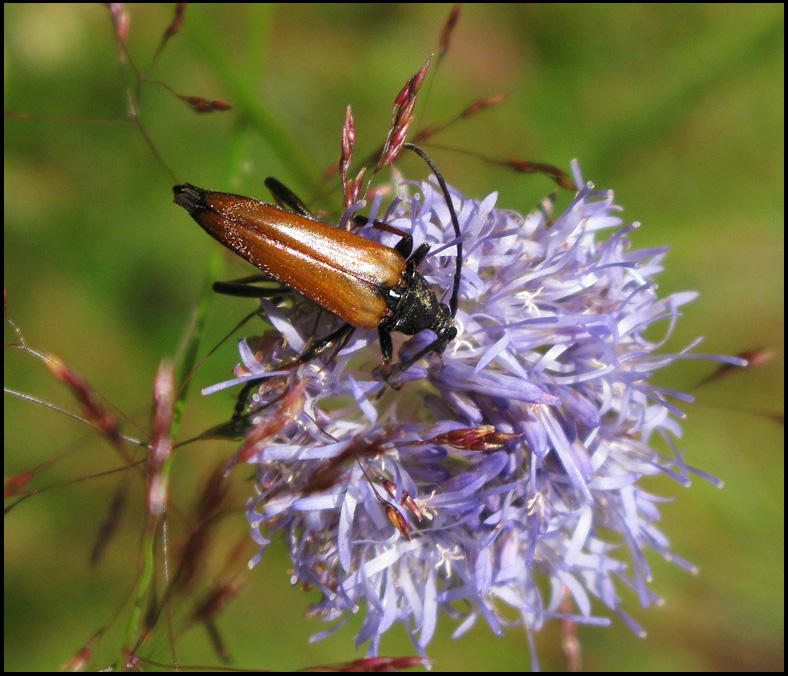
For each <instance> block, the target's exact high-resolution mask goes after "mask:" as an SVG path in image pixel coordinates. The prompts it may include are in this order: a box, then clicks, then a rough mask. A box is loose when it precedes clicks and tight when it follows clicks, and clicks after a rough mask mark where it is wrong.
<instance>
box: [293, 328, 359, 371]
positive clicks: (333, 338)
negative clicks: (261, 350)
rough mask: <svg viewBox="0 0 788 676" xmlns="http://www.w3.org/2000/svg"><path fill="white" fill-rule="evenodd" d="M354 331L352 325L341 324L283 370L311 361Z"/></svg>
mask: <svg viewBox="0 0 788 676" xmlns="http://www.w3.org/2000/svg"><path fill="white" fill-rule="evenodd" d="M354 330H355V327H354V326H353V325H352V324H343V325H342V326H340V327H339V328H338V329H337V330H336V331H333V332H332V333H329V334H328V335H327V336H326V337H325V338H321V339H320V340H318V341H317V342H316V343H312V345H310V346H309V347H308V348H306V350H304V351H303V352H302V353H301V356H300V357H298V359H296V360H295V361H294V362H291V363H292V366H291V365H290V364H288V365H287V366H286V367H285V368H293V367H294V366H297V365H298V364H305V363H306V362H308V361H312V360H313V359H314V358H315V357H317V356H319V355H321V354H323V352H325V351H326V350H328V349H329V348H331V347H332V346H333V345H334V344H335V343H336V342H337V341H339V340H341V339H343V338H345V337H346V336H349V335H350V334H351V333H352V332H353V331H354Z"/></svg>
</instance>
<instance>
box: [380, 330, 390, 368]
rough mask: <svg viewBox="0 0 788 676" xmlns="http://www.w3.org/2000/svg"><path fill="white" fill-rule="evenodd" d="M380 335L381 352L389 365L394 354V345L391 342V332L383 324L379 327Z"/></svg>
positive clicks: (385, 362)
mask: <svg viewBox="0 0 788 676" xmlns="http://www.w3.org/2000/svg"><path fill="white" fill-rule="evenodd" d="M378 337H379V338H380V353H381V354H382V355H383V363H384V364H386V365H388V364H389V363H390V362H391V358H392V357H393V356H394V345H393V344H392V342H391V333H390V332H389V331H387V330H386V329H384V328H383V327H382V326H379V327H378Z"/></svg>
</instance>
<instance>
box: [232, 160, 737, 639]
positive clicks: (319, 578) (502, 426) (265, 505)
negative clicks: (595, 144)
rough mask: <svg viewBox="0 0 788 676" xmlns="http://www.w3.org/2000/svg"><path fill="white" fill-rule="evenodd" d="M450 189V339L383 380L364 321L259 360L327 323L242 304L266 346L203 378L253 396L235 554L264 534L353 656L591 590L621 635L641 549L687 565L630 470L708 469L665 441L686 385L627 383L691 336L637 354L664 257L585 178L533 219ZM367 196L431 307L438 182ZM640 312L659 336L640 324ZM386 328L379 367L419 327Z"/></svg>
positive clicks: (572, 603)
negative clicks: (247, 387) (394, 343)
mask: <svg viewBox="0 0 788 676" xmlns="http://www.w3.org/2000/svg"><path fill="white" fill-rule="evenodd" d="M574 174H575V179H576V181H577V184H578V185H583V182H582V178H581V176H580V173H579V170H578V168H577V167H575V168H574ZM451 193H452V198H453V200H454V206H455V209H456V211H457V215H458V218H459V224H460V228H461V232H462V241H463V247H464V253H463V262H462V276H461V284H460V294H459V295H460V304H459V309H458V312H457V315H456V318H455V320H456V324H457V328H458V335H457V337H456V338H455V339H454V340H453V341H451V342H450V343H449V345H448V347H447V348H446V350H445V351H444V352H443V354H442V355H438V354H429V355H428V356H427V357H425V358H424V359H422V360H420V361H419V362H418V363H417V364H414V365H413V366H412V367H411V368H409V369H408V370H407V371H406V372H405V373H403V374H401V375H400V377H399V380H400V383H401V385H402V387H401V388H400V389H393V388H391V387H389V386H388V385H387V384H386V383H385V380H384V379H383V378H382V377H381V375H380V371H379V369H378V368H377V366H378V365H379V363H380V351H379V348H378V347H377V333H376V332H374V331H368V332H364V331H360V330H357V331H355V332H354V333H353V334H352V336H351V337H350V339H349V340H348V341H347V343H346V344H345V345H340V346H338V349H337V350H335V351H334V352H333V353H331V352H329V353H327V354H325V355H324V357H323V358H321V359H315V360H313V361H311V362H308V363H306V364H302V365H300V366H299V367H298V368H297V369H293V370H287V371H282V370H277V369H281V366H283V365H287V364H288V363H289V362H291V361H292V360H293V359H294V358H295V357H297V356H298V354H299V353H300V352H301V351H302V350H303V349H304V347H305V346H306V345H307V344H308V342H309V341H310V340H313V339H314V338H319V337H322V336H325V335H327V334H328V333H329V332H330V331H332V330H334V329H335V328H336V327H338V326H339V323H338V320H337V319H336V318H334V317H332V316H331V315H330V314H329V313H327V312H326V311H325V310H320V309H319V308H317V307H316V306H315V305H313V304H312V303H310V302H308V301H306V300H304V299H301V298H300V297H295V298H294V299H293V300H294V302H295V305H294V306H291V307H287V308H285V307H280V306H277V305H275V304H273V303H271V302H264V304H263V305H264V310H265V312H266V313H267V316H268V317H269V319H270V320H271V323H272V324H273V326H274V327H275V329H276V330H277V331H278V332H279V334H280V336H281V339H279V340H271V339H268V340H265V341H261V340H259V339H247V340H245V341H242V343H241V357H242V362H243V364H242V366H241V367H239V369H238V371H237V375H238V378H237V379H235V380H233V381H231V382H230V383H224V384H221V385H219V386H217V389H218V388H220V387H223V386H227V385H230V384H238V383H239V382H244V381H247V380H249V379H252V378H259V377H260V376H261V375H264V374H267V375H269V376H270V377H269V378H268V379H266V380H265V381H263V385H262V386H261V387H260V388H259V391H258V392H256V394H255V395H254V396H253V400H252V405H253V407H261V408H260V409H259V412H258V413H255V414H254V415H252V416H251V420H252V421H253V422H254V426H253V428H252V430H251V431H250V432H249V435H248V436H247V440H246V442H245V444H246V446H245V449H246V450H245V452H244V454H243V459H244V460H248V461H249V462H250V463H252V464H253V465H254V466H255V467H256V469H257V483H256V485H257V491H258V495H257V496H256V497H255V498H254V499H251V500H250V501H249V504H248V517H249V521H250V523H251V526H252V532H253V534H254V537H255V539H256V540H257V542H258V543H259V544H260V551H259V553H258V554H257V556H256V557H255V562H256V561H257V560H259V558H260V557H261V556H262V555H263V552H264V551H265V549H266V547H267V546H268V544H269V543H270V542H271V540H272V538H273V536H274V535H275V534H276V533H277V532H281V533H282V535H283V536H284V538H285V539H286V541H287V543H288V546H289V549H290V556H291V558H292V563H293V574H292V578H291V582H292V583H293V584H301V585H303V586H305V587H307V588H317V589H318V590H319V591H320V592H321V594H322V596H321V598H320V599H319V600H318V602H317V603H315V604H314V605H313V607H312V608H311V611H310V614H312V615H315V616H319V617H321V618H322V619H324V620H326V621H330V622H332V623H333V625H332V627H331V629H329V630H328V631H326V632H324V633H323V634H320V635H319V636H318V637H317V638H319V637H322V636H325V635H327V634H328V633H331V632H333V631H335V630H336V629H337V628H338V627H340V626H342V625H343V624H344V622H345V621H346V620H347V619H348V618H349V616H350V615H351V614H353V613H357V612H363V613H364V614H365V615H364V617H365V620H364V623H363V626H362V628H361V631H360V633H359V635H358V636H357V643H359V644H360V643H364V642H370V645H369V653H370V654H376V653H377V651H378V647H379V642H380V640H381V637H382V636H383V635H384V634H385V632H386V631H387V630H388V629H389V628H390V627H391V626H392V625H393V624H394V623H395V622H402V623H404V624H405V626H406V627H407V630H408V631H409V632H410V634H411V637H412V639H413V642H414V644H415V645H416V646H417V648H418V649H419V651H420V652H421V653H422V654H424V651H425V650H426V647H427V645H428V644H429V642H430V640H431V638H432V636H433V634H434V632H435V628H436V624H437V622H438V617H439V615H440V614H441V613H442V612H443V613H445V614H446V615H448V616H449V617H451V618H452V619H453V621H454V623H455V626H456V629H455V632H454V635H455V636H459V635H461V634H462V633H463V632H465V631H467V630H468V629H469V628H470V627H471V626H472V625H473V624H474V622H476V620H477V619H479V618H482V619H483V620H484V621H485V622H486V623H487V624H488V625H489V626H490V628H491V629H492V630H493V632H495V633H496V634H501V633H502V631H503V628H504V626H507V625H518V624H519V625H522V626H523V627H524V628H525V629H526V631H527V632H528V633H529V635H530V634H531V633H532V632H535V631H537V630H539V629H540V628H541V626H542V625H543V624H544V623H545V621H546V620H548V619H551V618H561V619H571V620H574V621H577V622H583V623H588V624H607V623H609V619H608V618H607V617H600V616H597V615H594V614H593V612H592V606H591V598H592V597H595V598H597V599H599V601H601V603H602V604H604V605H605V606H607V607H608V608H609V609H611V610H613V611H615V612H616V613H618V614H619V615H621V616H622V617H623V618H624V619H625V621H626V622H628V623H629V624H630V625H631V626H632V627H633V629H634V630H635V631H637V632H640V629H639V628H638V627H637V626H636V625H635V623H634V622H633V621H632V620H630V619H629V617H628V616H627V615H626V613H625V612H624V610H623V609H622V608H621V599H620V596H619V589H620V587H621V586H622V585H623V586H625V587H631V588H633V589H634V590H636V592H637V594H638V596H639V599H640V601H641V604H642V605H643V606H648V605H650V604H652V603H654V602H655V601H657V600H658V599H657V597H656V596H655V595H654V593H653V592H651V591H650V590H649V588H648V586H647V582H648V580H649V579H650V571H649V566H648V563H647V561H646V559H645V556H644V554H643V552H644V550H645V549H646V548H649V547H651V548H653V549H656V550H657V551H658V552H659V553H661V554H662V555H663V556H664V557H665V558H667V559H669V560H671V561H674V562H678V563H679V564H681V565H684V566H685V567H689V568H691V566H690V564H686V563H684V562H682V561H681V559H678V558H677V557H676V556H674V555H673V554H672V553H671V552H670V550H669V546H668V541H667V538H666V537H665V535H664V534H663V533H662V532H661V531H660V530H659V529H658V528H657V522H658V520H659V516H660V515H659V503H660V501H661V500H660V498H658V497H656V496H654V495H652V494H650V493H648V492H647V491H646V490H645V489H644V488H643V486H642V482H641V479H642V478H643V477H644V476H650V475H655V474H659V473H665V474H668V475H669V476H671V477H673V478H674V479H676V480H677V481H679V482H680V483H681V484H684V485H687V484H689V477H690V474H692V473H698V474H701V476H704V477H705V478H708V479H710V480H712V481H715V480H714V479H713V478H711V477H708V475H705V474H703V473H701V472H698V471H697V470H695V469H693V468H692V467H690V466H688V465H686V464H685V463H684V460H683V458H682V457H681V453H680V451H679V450H678V449H677V448H676V446H675V441H676V439H678V438H679V437H680V436H681V427H680V424H679V421H680V419H681V418H682V417H683V414H682V412H681V411H680V410H679V409H678V408H677V407H676V406H675V405H674V404H673V403H671V402H670V401H669V399H673V400H678V401H684V402H686V401H690V399H691V398H690V397H688V396H687V395H684V394H681V393H678V392H671V391H666V390H664V389H661V388H658V387H656V386H654V385H652V384H650V383H649V380H650V378H651V376H652V374H653V373H654V372H655V371H656V370H657V369H660V368H662V367H664V366H668V365H670V364H671V363H673V362H675V361H676V360H678V359H681V358H686V357H689V356H690V355H688V354H687V352H688V351H689V350H690V349H691V348H692V347H694V345H690V346H688V348H687V349H686V350H684V351H682V352H681V353H679V354H659V353H658V352H659V350H660V348H662V346H663V345H664V343H665V341H666V340H667V338H668V337H669V336H670V334H671V332H672V329H673V326H674V323H675V321H676V320H677V319H678V317H679V316H680V309H681V306H682V305H684V304H685V303H687V302H689V301H690V300H692V299H693V298H694V297H695V295H696V294H694V293H690V292H686V293H677V294H673V295H671V296H668V297H666V298H659V297H658V296H657V291H656V287H655V284H654V282H653V278H654V277H655V275H656V274H657V273H659V272H660V271H661V269H662V268H661V262H662V258H663V256H664V254H665V251H666V249H664V248H660V249H647V250H639V251H638V250H632V249H631V246H630V242H629V239H628V234H629V232H630V231H631V230H632V229H634V228H635V227H637V224H631V225H623V224H622V221H621V219H620V218H619V217H618V215H617V214H618V212H619V210H620V208H619V207H618V206H616V205H615V203H614V201H613V194H612V192H610V191H598V190H595V189H594V187H593V186H592V185H591V184H586V185H585V186H584V187H582V188H581V189H580V190H579V192H577V194H576V195H575V197H574V199H573V200H572V202H571V204H570V205H569V206H568V207H567V208H566V210H565V211H564V212H563V213H562V214H560V215H559V216H557V217H555V218H554V217H553V214H552V202H551V200H549V199H548V200H545V201H544V202H543V204H542V205H541V206H540V208H538V209H537V210H535V211H534V212H533V213H531V214H529V215H527V216H523V215H520V214H518V213H515V212H513V211H508V210H505V209H499V208H496V200H497V195H496V194H495V193H493V194H491V195H489V196H487V197H486V198H484V199H483V200H474V199H470V198H467V197H465V196H463V195H461V194H460V193H459V192H457V191H456V190H453V189H451ZM358 208H359V205H355V207H354V208H351V210H349V213H348V214H346V217H345V218H346V221H347V219H348V218H350V216H351V214H352V213H353V212H354V211H356V210H357V209H358ZM380 208H381V199H380V198H376V200H375V201H373V204H372V206H371V213H370V216H369V220H370V222H372V221H373V220H374V219H376V218H377V219H380V220H383V221H385V222H386V223H388V224H390V225H392V226H394V227H395V228H398V229H400V230H403V231H406V232H409V233H411V234H412V235H413V238H414V244H415V246H418V245H419V244H421V243H422V242H427V243H429V244H430V246H431V250H430V255H429V256H428V257H427V258H426V260H425V261H424V262H423V263H422V264H421V267H420V270H421V272H422V274H423V275H424V276H425V278H426V279H427V281H428V282H429V283H430V284H431V285H432V287H433V289H435V290H436V293H439V292H440V290H445V296H446V297H444V298H442V299H441V300H442V302H448V295H449V294H450V293H451V288H452V283H453V275H454V272H455V259H456V255H457V249H456V246H455V244H456V242H455V239H456V236H455V234H454V230H453V228H452V224H451V221H450V218H449V211H448V208H447V205H446V202H445V199H444V197H443V195H442V194H441V192H440V191H439V190H438V189H437V188H436V186H435V185H434V184H432V183H429V182H425V183H419V184H412V185H402V186H400V191H399V196H398V198H397V199H395V200H394V201H393V203H392V204H391V205H390V206H389V207H388V209H387V211H386V212H385V213H380ZM363 230H364V231H363V235H364V236H365V237H369V238H374V239H380V240H382V241H384V242H385V243H387V244H389V245H393V244H394V242H396V239H397V238H396V237H395V236H393V235H391V234H388V233H381V232H380V231H379V230H376V229H373V228H372V227H369V226H366V227H365V228H364V229H363ZM657 323H659V324H660V325H661V326H662V327H663V330H662V338H661V339H659V340H655V339H654V338H646V333H647V330H648V329H649V328H650V327H652V325H653V324H657ZM648 333H649V335H652V334H653V331H648ZM395 335H396V336H398V337H401V336H399V334H395ZM402 338H403V340H402V342H401V344H400V346H399V353H398V358H399V359H402V358H403V356H404V357H405V358H407V355H408V354H415V351H418V350H419V349H421V348H422V347H424V346H425V345H428V344H429V343H430V342H431V341H433V340H434V334H432V332H430V331H428V330H426V331H423V332H422V333H421V334H417V335H415V336H412V337H402ZM395 361H396V358H395ZM729 361H732V362H733V361H735V360H729ZM272 421H273V423H272ZM255 429H257V430H258V432H257V434H256V436H255ZM261 429H262V432H260V431H259V430H261ZM600 527H602V528H600Z"/></svg>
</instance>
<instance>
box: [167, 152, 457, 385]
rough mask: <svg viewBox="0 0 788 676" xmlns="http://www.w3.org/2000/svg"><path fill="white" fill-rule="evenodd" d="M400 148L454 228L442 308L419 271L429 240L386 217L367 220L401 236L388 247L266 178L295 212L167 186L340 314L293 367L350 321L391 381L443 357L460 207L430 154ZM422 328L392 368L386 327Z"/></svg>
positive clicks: (245, 291) (452, 330) (217, 232)
mask: <svg viewBox="0 0 788 676" xmlns="http://www.w3.org/2000/svg"><path fill="white" fill-rule="evenodd" d="M404 147H406V148H408V149H410V150H412V151H413V152H415V153H417V154H418V155H420V156H421V157H422V158H423V159H424V160H425V161H426V162H427V164H429V166H430V168H431V169H432V170H433V173H434V174H435V176H436V177H437V179H438V182H439V183H440V185H441V189H442V191H443V194H444V197H445V200H446V205H447V207H448V209H449V213H450V214H451V219H452V224H453V226H454V231H455V233H456V235H457V243H456V246H457V267H456V272H455V276H454V284H453V290H452V295H451V301H450V303H449V305H448V306H447V305H445V304H443V303H440V302H439V301H438V299H437V297H436V295H435V292H434V291H433V290H432V289H431V288H430V286H429V284H428V283H427V281H426V280H425V279H424V277H423V276H422V275H421V273H419V271H418V269H417V268H418V266H419V264H420V263H421V262H422V261H423V260H424V258H425V256H426V255H427V253H428V252H429V249H430V246H429V244H426V243H425V244H422V245H421V246H419V247H418V248H417V249H416V250H415V251H413V238H412V237H411V235H410V234H407V233H404V232H400V231H396V230H395V229H392V228H391V227H390V226H387V225H386V224H385V223H375V225H374V227H378V228H380V229H382V230H386V231H391V232H395V233H396V234H401V235H402V239H401V240H400V241H399V243H397V245H396V246H395V247H394V248H391V247H388V246H386V245H384V244H381V243H378V242H375V241H372V240H369V239H366V238H364V237H362V236H360V235H356V234H354V233H352V232H348V231H346V230H343V229H341V228H338V227H334V226H331V225H328V224H326V223H323V222H321V221H318V220H316V219H315V218H314V217H312V216H311V214H309V212H308V210H306V208H305V207H304V206H303V203H302V202H301V201H300V200H299V199H298V198H297V197H295V196H294V195H293V194H292V193H291V192H290V191H289V190H288V189H287V188H285V187H284V186H283V185H282V184H281V183H279V182H278V181H277V180H275V179H272V178H269V179H267V180H266V185H267V186H268V187H269V189H270V190H271V192H272V194H273V195H274V197H275V198H276V199H277V201H280V202H282V203H284V204H287V205H288V206H290V207H291V208H292V209H293V211H286V210H285V209H282V208H280V207H278V206H274V205H271V204H266V203H264V202H258V201H257V200H254V199H251V198H249V197H242V196H240V195H232V194H228V193H222V192H213V191H209V190H203V189H202V188H197V187H196V186H193V185H190V184H188V183H186V184H183V185H176V186H175V187H174V188H173V192H174V194H175V203H176V204H178V205H180V206H182V207H183V208H184V209H186V211H187V212H189V214H190V215H191V216H192V218H194V220H195V221H197V223H198V224H199V225H200V226H201V227H202V228H203V229H204V230H205V231H206V232H208V233H209V234H210V235H211V236H212V237H214V238H215V239H217V240H218V241H219V242H221V243H222V244H224V245H225V246H226V247H227V248H228V249H230V250H231V251H233V252H235V253H236V254H238V255H239V256H241V257H242V258H244V259H245V260H247V261H249V262H250V263H252V264H254V265H256V266H257V267H258V268H260V269H261V270H263V272H265V273H266V274H267V275H268V276H269V277H271V278H273V279H274V280H277V281H280V282H282V283H284V284H286V285H287V286H288V287H290V288H292V289H294V290H295V291H298V292H299V293H300V294H302V295H304V296H306V297H307V298H309V299H310V300H313V301H314V302H315V303H317V304H318V305H320V306H321V307H323V308H325V309H326V310H329V311H330V312H332V313H334V314H335V315H337V316H338V317H340V318H341V319H343V320H344V321H345V324H343V325H342V326H341V327H339V329H337V330H336V331H334V332H332V333H331V334H330V335H328V336H326V337H324V338H322V339H320V340H318V341H316V342H315V343H313V344H312V346H311V347H309V348H308V349H307V350H306V351H305V352H303V353H302V354H301V355H300V357H298V359H297V360H296V361H295V362H292V364H291V366H295V365H297V364H300V363H305V362H307V361H309V360H311V359H313V358H314V357H317V356H318V355H320V354H322V353H323V352H325V351H326V350H327V349H329V348H330V347H331V346H333V345H335V344H336V343H337V342H338V341H340V340H341V339H343V338H344V337H345V336H347V335H348V334H349V333H350V332H351V331H352V330H353V329H354V328H360V329H377V330H378V334H379V336H380V346H381V352H382V356H383V362H384V371H383V372H384V374H385V376H386V379H387V380H389V382H390V383H392V384H394V385H395V380H394V379H395V377H396V376H397V375H398V374H400V373H402V372H404V371H406V370H407V369H408V368H409V367H410V366H411V365H413V364H414V363H415V362H416V361H418V360H419V359H421V358H422V357H423V356H424V355H426V354H427V353H429V352H436V353H438V354H440V353H441V352H443V351H444V350H445V349H446V346H447V345H448V343H449V342H450V341H451V340H452V339H453V338H454V337H455V336H456V335H457V328H456V327H455V325H454V316H455V314H456V312H457V296H458V292H459V286H460V274H461V270H462V244H461V242H460V227H459V224H458V222H457V214H456V213H455V211H454V206H453V205H452V201H451V197H450V196H449V193H448V189H447V188H446V184H445V182H444V180H443V178H442V176H441V175H440V173H439V172H438V170H437V168H436V167H435V165H434V164H433V163H432V161H431V160H430V159H429V157H428V156H427V155H426V154H425V153H424V151H422V150H421V149H420V148H419V147H418V146H415V145H413V144H409V143H406V144H404ZM214 289H215V290H216V291H218V292H222V293H230V294H235V295H247V296H248V295H252V296H263V295H266V294H267V293H268V290H266V289H259V288H256V287H250V286H249V285H248V283H246V282H243V283H242V282H238V283H233V282H229V283H217V284H215V285H214ZM424 329H431V330H432V331H434V332H435V334H436V338H435V340H434V341H433V342H431V343H430V344H429V345H427V346H426V347H424V348H423V349H422V350H420V351H419V352H417V353H416V354H415V355H412V356H410V357H409V358H408V359H406V360H404V361H401V362H400V363H398V364H396V365H395V366H391V364H390V362H391V360H392V357H393V345H392V340H391V333H392V332H394V331H399V332H401V333H404V334H407V335H415V334H416V333H419V332H420V331H422V330H424Z"/></svg>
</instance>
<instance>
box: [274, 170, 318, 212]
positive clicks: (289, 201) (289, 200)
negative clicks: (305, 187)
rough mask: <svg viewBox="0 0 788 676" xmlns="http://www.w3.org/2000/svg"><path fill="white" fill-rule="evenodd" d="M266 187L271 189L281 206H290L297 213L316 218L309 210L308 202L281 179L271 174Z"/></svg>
mask: <svg viewBox="0 0 788 676" xmlns="http://www.w3.org/2000/svg"><path fill="white" fill-rule="evenodd" d="M265 187H266V188H268V189H269V190H270V191H271V194H272V195H273V197H274V200H275V201H276V203H277V204H278V205H279V206H285V207H289V208H290V209H291V210H292V211H295V212H296V213H297V214H301V215H302V216H306V217H307V218H314V216H313V215H312V212H311V211H309V209H308V208H307V206H306V204H304V203H303V202H302V201H301V199H300V198H299V197H298V195H296V194H295V193H294V192H293V191H292V190H290V188H288V187H287V186H286V185H285V184H284V183H282V182H281V181H278V180H277V179H275V178H274V177H273V176H269V177H268V178H267V179H265Z"/></svg>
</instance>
